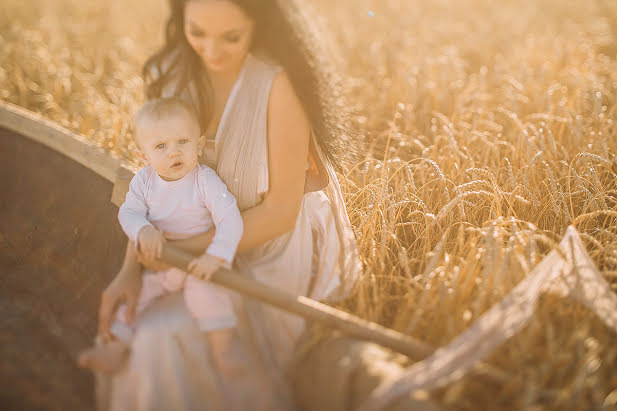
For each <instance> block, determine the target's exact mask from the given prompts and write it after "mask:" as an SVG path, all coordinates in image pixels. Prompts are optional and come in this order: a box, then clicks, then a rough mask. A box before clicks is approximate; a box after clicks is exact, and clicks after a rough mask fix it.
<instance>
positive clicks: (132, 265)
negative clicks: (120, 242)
mask: <svg viewBox="0 0 617 411" xmlns="http://www.w3.org/2000/svg"><path fill="white" fill-rule="evenodd" d="M141 269H142V268H141V266H140V265H139V264H138V263H137V260H136V255H135V247H134V245H133V243H132V242H131V241H129V243H128V244H127V247H126V254H125V256H124V263H123V264H122V268H121V269H120V271H119V272H118V274H116V277H115V278H114V279H113V280H112V282H111V283H110V284H109V285H108V286H107V288H106V289H105V291H103V295H102V296H101V305H100V307H99V330H98V334H99V336H100V337H101V338H102V339H103V341H104V342H108V341H111V340H113V339H114V337H113V335H112V334H111V332H110V330H109V328H110V325H111V322H112V321H113V319H114V317H115V314H116V310H117V308H118V306H119V305H120V304H121V303H122V302H124V303H125V304H126V319H127V321H129V322H133V321H135V311H136V309H137V301H138V299H139V293H140V292H141Z"/></svg>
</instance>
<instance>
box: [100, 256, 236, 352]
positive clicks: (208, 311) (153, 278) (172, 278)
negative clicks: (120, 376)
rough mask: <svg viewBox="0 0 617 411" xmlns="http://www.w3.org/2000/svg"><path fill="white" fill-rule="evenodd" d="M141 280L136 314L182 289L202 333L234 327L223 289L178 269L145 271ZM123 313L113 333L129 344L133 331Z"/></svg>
mask: <svg viewBox="0 0 617 411" xmlns="http://www.w3.org/2000/svg"><path fill="white" fill-rule="evenodd" d="M142 279H143V280H142V281H143V282H142V288H141V293H140V295H139V301H138V303H137V314H139V313H140V312H142V311H143V310H144V309H145V308H146V307H147V306H148V305H149V304H150V303H152V301H154V300H155V299H157V298H159V297H162V296H164V295H167V294H171V293H174V292H177V291H180V290H182V289H184V301H185V303H186V306H187V308H188V310H189V312H190V313H191V315H192V316H193V318H194V319H195V320H196V321H197V322H198V324H199V328H200V329H201V330H202V331H212V330H218V329H224V328H231V327H234V326H235V325H236V315H235V314H234V311H233V307H232V303H231V299H230V297H229V295H228V294H227V293H226V291H225V289H224V288H221V287H219V286H217V285H215V284H212V283H210V282H207V281H202V280H199V279H197V278H195V277H193V276H191V275H188V274H187V273H186V272H184V271H182V270H179V269H177V268H172V269H169V270H166V271H158V272H151V271H144V275H143V276H142ZM125 311H126V307H125V306H124V305H123V306H122V307H120V308H119V309H118V312H117V314H116V322H115V323H114V324H113V326H112V332H113V333H114V334H115V335H116V336H117V337H118V338H120V339H123V340H128V339H131V338H132V334H133V330H132V328H130V327H128V322H127V321H126V316H125Z"/></svg>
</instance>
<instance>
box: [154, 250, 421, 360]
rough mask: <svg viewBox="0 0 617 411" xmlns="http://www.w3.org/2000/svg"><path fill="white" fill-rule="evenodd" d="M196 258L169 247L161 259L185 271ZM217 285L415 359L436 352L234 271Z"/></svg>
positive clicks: (217, 277) (220, 276)
mask: <svg viewBox="0 0 617 411" xmlns="http://www.w3.org/2000/svg"><path fill="white" fill-rule="evenodd" d="M193 258H194V257H193V256H192V255H191V254H189V253H187V252H185V251H183V250H180V249H178V248H175V247H171V246H166V247H165V248H164V250H163V255H162V256H161V260H162V261H163V262H165V263H167V264H170V265H173V266H174V267H178V268H180V269H182V270H186V269H187V267H188V264H189V262H190V261H191V260H192V259H193ZM210 281H212V282H213V283H215V284H218V285H221V286H223V287H225V288H229V289H231V290H234V291H236V292H238V293H240V294H242V295H244V296H246V297H250V298H254V299H256V300H258V301H261V302H264V303H267V304H270V305H273V306H275V307H277V308H280V309H282V310H285V311H288V312H290V313H293V314H297V315H299V316H301V317H303V318H305V319H307V320H311V321H316V322H318V323H321V324H324V325H326V326H329V327H332V328H335V329H338V330H341V331H342V332H344V333H345V334H347V335H350V336H353V337H358V338H361V339H364V340H369V341H373V342H375V343H377V344H380V345H383V346H385V347H388V348H390V349H392V350H394V351H397V352H399V353H401V354H405V355H407V356H409V357H412V358H424V357H426V356H427V355H429V354H430V353H431V352H432V351H433V350H432V348H431V347H430V346H429V345H428V344H425V343H423V342H421V341H418V340H416V339H414V338H412V337H409V336H407V335H405V334H402V333H399V332H397V331H394V330H391V329H389V328H386V327H384V326H381V325H379V324H376V323H374V322H370V321H366V320H363V319H361V318H359V317H356V316H355V315H352V314H349V313H346V312H344V311H341V310H338V309H336V308H333V307H330V306H329V305H326V304H322V303H320V302H318V301H315V300H312V299H310V298H307V297H303V296H294V295H292V294H289V293H286V292H284V291H281V290H278V289H276V288H273V287H269V286H267V285H265V284H262V283H260V282H259V281H256V280H254V279H252V278H249V277H245V276H242V275H240V274H237V273H235V272H232V271H227V270H219V271H217V272H216V273H214V274H213V275H212V277H211V278H210Z"/></svg>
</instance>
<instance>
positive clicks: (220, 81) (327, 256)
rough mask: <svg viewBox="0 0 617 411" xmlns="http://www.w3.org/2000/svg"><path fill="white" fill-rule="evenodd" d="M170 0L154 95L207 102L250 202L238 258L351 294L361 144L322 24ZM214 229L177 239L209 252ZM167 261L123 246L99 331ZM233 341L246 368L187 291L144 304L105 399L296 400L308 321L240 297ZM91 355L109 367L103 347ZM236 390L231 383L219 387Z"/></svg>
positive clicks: (242, 195)
mask: <svg viewBox="0 0 617 411" xmlns="http://www.w3.org/2000/svg"><path fill="white" fill-rule="evenodd" d="M280 3H281V4H279V2H277V1H275V0H268V1H264V0H172V1H171V17H170V19H169V21H168V24H167V30H166V43H165V45H164V47H163V48H162V49H161V50H160V51H159V52H158V53H156V54H155V55H154V56H153V57H151V58H150V59H149V60H148V61H147V62H146V64H145V66H144V75H145V78H146V86H147V96H148V98H155V97H160V96H166V95H172V94H173V95H179V96H181V97H182V98H184V99H185V100H186V101H187V102H188V103H190V104H192V105H193V106H194V108H195V109H196V111H197V112H198V113H199V114H200V119H201V123H202V124H201V126H202V130H203V132H204V134H205V135H206V137H207V138H208V141H209V142H208V144H207V147H206V149H205V150H204V153H203V156H202V158H203V160H204V161H205V162H206V163H208V164H209V165H210V166H211V167H213V168H214V169H215V170H216V171H217V173H218V174H219V176H220V177H221V179H222V180H223V181H224V182H225V183H226V184H227V187H228V188H229V190H230V191H231V192H232V193H233V194H234V195H235V196H236V199H237V201H238V206H239V207H240V209H241V210H242V218H243V221H244V229H245V232H244V235H243V237H242V240H241V242H240V244H239V247H238V254H237V257H236V260H235V262H234V269H235V270H237V271H239V272H240V273H241V274H243V275H247V276H250V277H253V278H255V279H257V280H259V281H262V282H263V283H266V284H268V285H270V286H272V287H277V288H280V289H283V290H285V291H287V292H290V293H294V294H296V295H306V296H309V297H311V298H315V299H320V300H324V299H336V298H340V297H343V296H345V295H346V294H347V293H348V291H349V289H350V287H351V286H352V285H353V282H354V281H355V279H356V278H357V276H358V274H359V272H360V264H359V260H358V257H357V253H356V250H355V240H354V238H353V232H352V231H351V227H350V224H349V219H348V217H347V215H346V211H345V206H344V203H343V199H342V196H341V192H340V187H339V185H338V183H337V181H336V176H335V174H334V169H333V167H332V165H334V166H339V167H340V166H341V165H342V160H341V159H342V156H341V154H340V153H342V152H343V150H342V149H341V148H344V150H345V153H346V155H349V153H352V152H353V151H354V150H353V149H354V145H351V144H350V143H351V142H352V141H351V133H349V130H347V128H348V127H349V124H350V123H349V121H347V119H346V118H344V117H343V115H342V114H341V112H342V109H343V108H344V107H337V106H335V105H334V102H335V101H336V102H339V103H340V101H341V100H340V97H339V96H338V95H336V91H337V88H336V87H334V86H333V84H332V82H333V80H334V77H332V76H330V75H328V74H327V61H325V59H323V58H320V57H319V55H318V54H317V53H314V52H313V50H314V49H315V45H316V44H317V37H316V36H314V35H313V34H312V32H311V30H309V29H308V27H309V26H308V25H306V23H307V19H306V15H304V14H302V13H301V12H300V11H299V9H298V8H297V7H294V6H293V4H291V3H290V2H289V1H288V0H284V1H281V2H280ZM283 3H284V4H285V5H284V6H283V5H282V4H283ZM211 237H212V233H211V232H209V233H205V234H203V235H199V236H196V237H193V238H190V239H188V240H182V241H176V242H174V243H173V245H174V246H176V247H180V248H183V249H185V250H186V251H189V252H191V253H193V254H200V253H201V252H203V250H204V249H206V248H207V246H208V245H209V241H210V239H211ZM138 259H139V261H140V262H141V263H142V264H143V265H145V266H147V267H150V268H151V269H154V270H160V269H162V268H164V267H162V266H161V265H160V264H158V263H156V262H154V261H148V260H146V259H145V258H143V256H139V255H138V253H137V252H136V251H135V250H134V248H133V247H132V245H131V244H129V246H128V247H127V252H126V256H125V261H124V264H123V267H122V269H121V270H120V272H119V273H118V275H117V276H116V278H115V279H114V281H113V282H112V283H111V284H110V285H109V287H108V288H107V289H106V290H105V292H104V293H103V298H102V303H101V308H100V327H99V328H100V330H99V331H100V335H101V337H102V338H103V339H108V338H110V335H109V322H110V319H111V318H113V312H114V310H115V308H116V306H117V305H118V303H119V302H121V301H124V302H125V303H126V304H127V309H128V311H129V313H131V312H134V308H135V301H136V296H137V294H138V292H139V288H140V284H141V279H140V271H141V265H140V264H139V263H138ZM235 309H236V311H237V316H238V326H237V328H236V331H235V334H234V340H235V344H236V347H237V353H238V355H239V356H241V357H242V359H243V362H244V363H245V364H246V368H245V369H243V370H242V371H241V372H239V373H236V374H235V375H222V374H221V373H219V372H218V371H217V370H215V369H214V368H213V366H212V365H211V364H210V361H209V358H208V357H207V355H205V353H206V352H207V350H206V348H207V347H205V344H206V342H205V340H204V339H203V338H202V337H201V336H200V334H199V332H198V330H197V329H196V328H195V327H194V325H193V324H192V323H191V322H190V317H189V315H188V314H187V312H186V309H185V308H184V306H183V303H182V300H181V298H175V297H171V298H167V299H165V300H162V301H159V302H158V304H156V306H155V307H153V308H152V309H151V310H149V311H148V312H146V313H144V315H141V316H140V318H139V319H137V322H136V327H137V331H136V337H135V340H134V342H133V344H132V347H131V349H132V356H131V359H130V362H129V364H128V366H127V367H126V368H125V369H124V370H123V371H122V372H120V373H119V374H116V375H114V376H113V377H104V376H102V375H99V376H98V377H99V378H98V386H97V388H98V393H99V402H100V406H101V408H104V409H114V410H118V409H127V410H128V409H131V410H152V409H162V410H164V409H176V410H178V409H194V408H195V409H228V408H232V407H235V408H238V409H293V408H294V405H293V400H292V398H291V394H290V390H289V387H288V383H287V380H286V375H285V373H286V369H287V368H288V367H289V366H290V362H291V360H292V354H293V348H294V344H295V342H296V340H297V338H298V337H299V335H300V334H301V332H302V331H303V328H304V323H303V321H302V320H301V319H300V318H298V317H295V316H292V315H289V314H286V313H284V312H282V311H280V310H278V309H274V308H271V307H268V306H265V305H263V304H260V303H256V302H253V301H250V300H244V299H242V298H241V297H237V298H236V301H235ZM82 360H83V362H84V364H85V365H86V366H89V367H91V368H93V369H95V370H96V369H100V367H99V366H100V364H97V363H96V361H95V359H92V358H88V355H87V353H86V355H85V356H84V357H82ZM221 393H226V395H221Z"/></svg>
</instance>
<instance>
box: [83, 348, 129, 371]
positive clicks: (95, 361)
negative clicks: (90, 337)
mask: <svg viewBox="0 0 617 411" xmlns="http://www.w3.org/2000/svg"><path fill="white" fill-rule="evenodd" d="M129 351H130V349H129V346H128V345H127V344H126V343H124V342H122V341H120V340H115V341H112V342H109V343H106V344H101V345H95V346H94V347H92V348H89V349H87V350H85V351H83V352H82V353H81V354H79V357H77V364H78V365H79V366H80V367H83V368H90V369H91V370H93V371H98V372H102V373H103V374H108V375H111V374H115V373H117V372H118V371H120V369H121V368H122V366H123V365H124V363H125V362H126V359H127V358H128V355H129Z"/></svg>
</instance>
